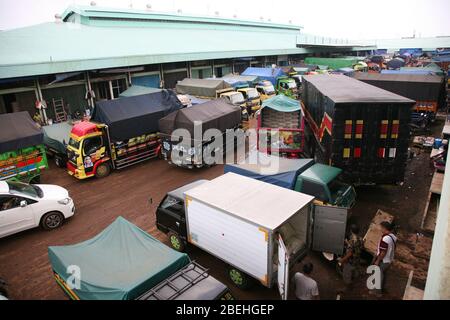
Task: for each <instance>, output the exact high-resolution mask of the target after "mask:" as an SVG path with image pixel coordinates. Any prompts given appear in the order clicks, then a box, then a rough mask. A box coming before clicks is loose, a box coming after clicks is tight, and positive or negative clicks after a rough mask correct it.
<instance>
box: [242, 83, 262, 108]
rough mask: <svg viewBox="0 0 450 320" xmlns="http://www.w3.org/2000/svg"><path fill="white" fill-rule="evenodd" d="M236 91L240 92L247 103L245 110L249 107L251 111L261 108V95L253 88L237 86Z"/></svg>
mask: <svg viewBox="0 0 450 320" xmlns="http://www.w3.org/2000/svg"><path fill="white" fill-rule="evenodd" d="M237 91H238V92H240V93H242V95H243V96H244V98H245V101H246V104H247V110H248V109H250V110H251V111H252V113H254V112H256V111H258V110H259V109H260V108H261V95H260V94H259V92H258V90H256V89H255V88H239V89H237Z"/></svg>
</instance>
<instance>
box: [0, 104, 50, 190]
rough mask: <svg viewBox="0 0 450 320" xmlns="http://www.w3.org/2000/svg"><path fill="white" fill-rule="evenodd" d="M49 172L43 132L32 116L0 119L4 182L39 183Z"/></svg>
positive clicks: (0, 171)
mask: <svg viewBox="0 0 450 320" xmlns="http://www.w3.org/2000/svg"><path fill="white" fill-rule="evenodd" d="M47 168H48V162H47V156H46V153H45V147H44V145H43V133H42V130H41V129H40V128H39V127H38V126H37V125H36V123H35V122H34V121H33V120H32V119H31V117H30V115H29V114H28V112H26V111H24V112H15V113H7V114H1V115H0V180H6V179H12V180H19V181H23V182H27V183H39V182H40V174H41V171H42V170H45V169H47Z"/></svg>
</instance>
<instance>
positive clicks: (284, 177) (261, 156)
mask: <svg viewBox="0 0 450 320" xmlns="http://www.w3.org/2000/svg"><path fill="white" fill-rule="evenodd" d="M313 164H314V159H287V158H281V157H275V156H271V155H268V154H265V153H261V152H254V153H251V154H249V156H248V157H247V158H246V159H245V160H244V161H242V162H241V163H237V164H226V165H225V167H224V173H228V172H233V173H237V174H240V175H242V176H246V177H249V178H253V179H257V180H260V181H263V182H267V183H270V184H274V185H276V186H280V187H283V188H287V189H291V190H293V189H294V187H295V183H296V181H297V177H298V175H299V174H300V173H301V172H303V171H304V170H306V169H307V168H309V167H311V166H312V165H313Z"/></svg>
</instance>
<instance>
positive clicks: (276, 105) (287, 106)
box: [262, 94, 300, 112]
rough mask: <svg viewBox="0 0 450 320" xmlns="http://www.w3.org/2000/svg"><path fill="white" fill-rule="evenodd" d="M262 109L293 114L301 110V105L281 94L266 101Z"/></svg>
mask: <svg viewBox="0 0 450 320" xmlns="http://www.w3.org/2000/svg"><path fill="white" fill-rule="evenodd" d="M262 108H271V109H274V110H277V111H280V112H293V111H298V110H300V103H299V102H298V101H297V100H294V99H291V98H289V97H287V96H285V95H284V94H279V95H276V96H274V97H272V98H270V99H267V100H264V102H263V104H262Z"/></svg>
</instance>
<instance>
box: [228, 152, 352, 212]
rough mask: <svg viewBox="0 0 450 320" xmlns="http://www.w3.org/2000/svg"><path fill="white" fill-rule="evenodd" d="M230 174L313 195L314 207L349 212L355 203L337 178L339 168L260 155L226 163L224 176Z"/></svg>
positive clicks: (350, 191) (349, 191) (345, 184)
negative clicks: (316, 205) (336, 208)
mask: <svg viewBox="0 0 450 320" xmlns="http://www.w3.org/2000/svg"><path fill="white" fill-rule="evenodd" d="M228 172H234V173H237V174H240V175H243V176H246V177H249V178H253V179H257V180H260V181H264V182H267V183H271V184H274V185H277V186H280V187H283V188H287V189H290V190H295V191H298V192H301V193H305V194H309V195H310V196H313V197H314V198H315V199H314V203H315V204H318V205H327V206H336V207H342V208H348V209H349V211H348V214H347V216H350V209H351V208H353V206H354V205H355V201H356V192H355V188H353V186H351V185H349V184H347V183H345V182H343V181H342V179H341V174H342V169H339V168H336V167H331V166H327V165H324V164H320V163H315V161H314V159H286V158H279V157H275V156H271V155H267V154H263V153H260V152H257V153H253V152H252V153H250V154H249V155H248V157H247V158H246V159H245V160H244V161H241V162H238V163H227V164H225V167H224V173H228Z"/></svg>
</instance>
